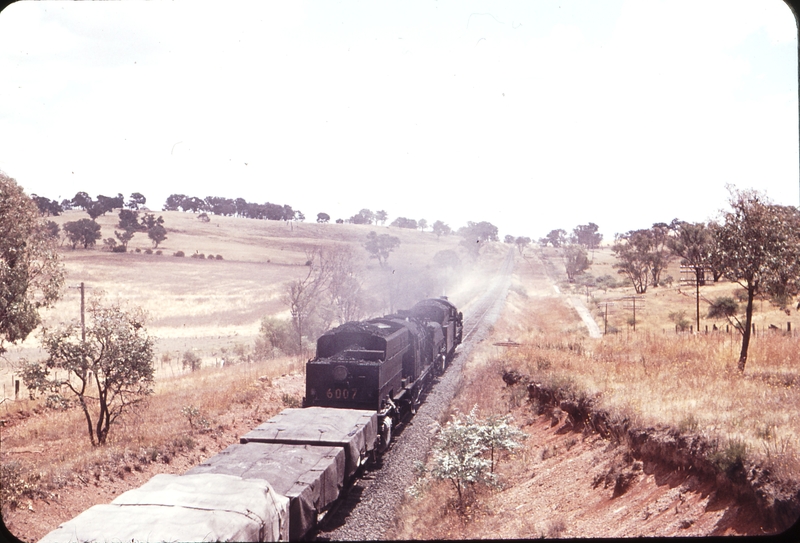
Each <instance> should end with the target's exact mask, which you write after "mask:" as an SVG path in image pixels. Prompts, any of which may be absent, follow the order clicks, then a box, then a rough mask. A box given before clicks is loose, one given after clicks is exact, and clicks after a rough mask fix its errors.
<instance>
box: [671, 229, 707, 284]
mask: <svg viewBox="0 0 800 543" xmlns="http://www.w3.org/2000/svg"><path fill="white" fill-rule="evenodd" d="M672 222H673V225H674V226H673V230H674V231H675V236H674V237H671V238H669V240H668V241H667V247H669V249H670V251H672V253H673V254H675V255H677V256H679V257H681V265H683V266H687V267H689V268H691V269H692V271H693V272H694V274H695V281H697V284H698V285H700V286H703V285H705V284H706V270H708V269H710V268H711V263H712V259H711V256H712V253H713V252H714V239H713V237H712V235H711V230H709V229H708V228H706V225H705V223H701V222H699V223H690V222H685V221H672Z"/></svg>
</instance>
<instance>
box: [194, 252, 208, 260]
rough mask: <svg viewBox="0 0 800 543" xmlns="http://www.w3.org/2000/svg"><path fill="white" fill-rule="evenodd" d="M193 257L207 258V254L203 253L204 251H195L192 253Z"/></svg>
mask: <svg viewBox="0 0 800 543" xmlns="http://www.w3.org/2000/svg"><path fill="white" fill-rule="evenodd" d="M192 258H202V259H205V258H206V255H205V254H203V253H195V254H193V255H192Z"/></svg>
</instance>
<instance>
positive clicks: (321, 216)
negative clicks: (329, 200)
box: [317, 213, 331, 224]
mask: <svg viewBox="0 0 800 543" xmlns="http://www.w3.org/2000/svg"><path fill="white" fill-rule="evenodd" d="M330 220H331V216H330V215H328V214H327V213H317V222H318V223H320V224H323V223H326V222H329V221H330Z"/></svg>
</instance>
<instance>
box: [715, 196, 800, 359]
mask: <svg viewBox="0 0 800 543" xmlns="http://www.w3.org/2000/svg"><path fill="white" fill-rule="evenodd" d="M729 190H730V192H731V196H730V200H729V203H730V206H731V211H727V212H723V214H722V217H721V219H722V221H721V223H717V224H716V226H715V227H714V228H713V233H714V247H715V250H714V253H713V256H712V262H713V263H714V266H715V267H717V268H718V269H719V270H721V271H722V273H723V275H724V276H725V277H726V278H727V279H729V280H730V281H733V282H735V283H738V284H739V285H741V286H742V287H743V288H744V289H745V290H746V291H747V305H746V307H745V315H744V323H742V326H741V327H739V331H740V332H741V333H742V347H741V350H740V353H739V363H738V368H739V371H741V372H744V370H745V365H746V364H747V351H748V348H749V345H750V333H751V328H752V322H753V300H754V299H755V297H756V296H757V295H758V294H760V293H765V294H770V295H775V294H780V295H782V296H787V295H791V296H794V295H795V294H797V292H798V289H799V288H800V285H799V284H798V280H800V211H798V210H797V208H794V207H789V206H779V205H775V204H772V203H771V202H770V201H769V199H768V198H767V197H766V195H764V194H763V193H760V192H758V191H755V190H745V191H738V190H736V189H734V188H733V187H730V189H729Z"/></svg>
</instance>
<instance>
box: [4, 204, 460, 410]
mask: <svg viewBox="0 0 800 543" xmlns="http://www.w3.org/2000/svg"><path fill="white" fill-rule="evenodd" d="M155 214H156V216H158V215H162V216H163V217H164V220H165V226H166V227H167V231H168V234H167V235H168V237H167V239H166V241H164V242H163V243H162V244H161V245H160V246H159V248H158V250H160V251H162V254H161V255H156V254H145V253H144V251H145V250H147V249H149V248H151V243H150V240H149V239H148V238H147V235H146V234H145V233H138V234H136V235H135V236H134V238H133V240H132V241H131V242H130V244H129V249H128V252H127V253H111V252H106V251H102V250H101V249H100V247H102V242H99V243H98V246H97V247H95V248H94V249H90V250H83V249H80V248H79V249H76V250H72V249H71V248H70V247H69V243H68V242H65V243H64V244H63V245H62V251H61V253H62V256H63V260H64V263H65V266H66V270H67V281H66V284H67V285H68V287H69V288H66V289H65V290H64V293H63V298H62V299H61V300H60V301H59V302H58V304H57V305H56V306H55V307H54V308H53V309H51V310H48V311H45V312H44V313H43V315H42V316H43V320H44V323H45V325H53V324H56V323H59V322H66V321H70V320H78V319H79V318H80V293H79V290H78V289H77V288H76V287H77V286H78V285H79V284H80V283H81V282H83V283H84V284H85V286H86V297H87V298H88V297H90V296H93V295H97V294H98V293H103V294H104V296H105V298H106V299H109V300H117V299H118V300H120V301H122V302H123V303H124V304H129V305H132V306H138V307H142V308H143V309H144V310H145V311H147V313H148V315H149V321H148V331H149V332H150V334H151V335H153V336H155V337H156V338H158V341H157V343H156V354H157V359H159V360H162V359H163V360H164V361H169V362H167V363H166V364H159V366H158V368H157V370H158V372H159V373H161V372H165V373H166V374H167V375H171V376H172V375H177V374H178V373H180V372H181V371H182V367H181V365H180V363H179V360H180V357H181V355H182V353H183V352H185V351H187V350H192V351H194V352H195V353H196V354H197V355H198V356H199V357H200V358H201V359H202V361H203V364H204V365H213V364H219V363H220V362H221V361H222V360H223V359H225V358H226V354H228V353H232V352H234V351H237V350H239V351H241V350H242V348H243V347H246V346H251V345H252V344H253V341H254V339H255V337H256V335H257V334H258V330H259V325H260V321H261V319H262V318H263V317H266V316H274V317H277V318H283V319H288V318H289V313H288V309H287V307H286V305H285V304H284V303H283V302H282V301H281V297H282V295H283V289H284V285H285V284H286V282H288V281H290V280H293V279H300V278H302V277H304V276H305V274H306V273H307V270H308V268H307V267H306V266H305V263H306V261H307V260H308V254H307V252H308V251H312V250H313V249H314V248H317V247H326V248H330V247H332V246H340V247H349V248H351V249H352V250H353V251H354V252H355V254H356V257H357V258H359V259H360V261H359V262H358V266H359V267H361V268H362V269H363V273H362V275H363V278H364V283H365V290H367V291H368V292H370V293H371V295H372V297H371V299H370V300H369V303H370V306H369V307H368V308H367V309H368V313H367V314H368V315H377V314H381V315H382V314H384V313H385V312H388V311H389V310H390V306H393V307H392V309H399V308H403V307H405V306H408V305H411V304H413V303H414V302H415V301H416V300H417V299H419V298H421V297H423V296H427V295H440V294H442V293H445V292H447V291H448V290H449V289H453V288H457V284H458V282H459V280H460V277H457V276H456V274H455V273H453V272H448V270H437V269H436V268H435V266H434V265H433V256H434V255H435V254H436V253H437V252H439V251H443V250H448V249H456V248H457V247H458V243H459V241H460V238H457V237H456V236H448V237H442V238H441V239H437V238H436V236H435V235H434V234H432V233H430V232H418V231H408V230H405V229H400V228H391V227H384V226H375V225H372V226H370V225H350V224H316V223H285V222H282V221H262V220H253V219H244V218H236V217H219V216H212V218H211V221H210V222H208V223H204V222H202V221H200V220H198V219H197V215H195V214H192V213H182V212H177V211H166V212H156V213H155ZM85 217H86V213H84V212H83V211H70V212H66V213H64V214H63V215H61V216H59V217H55V220H56V222H58V223H60V224H63V223H65V222H67V221H74V220H78V219H81V218H85ZM117 220H118V218H117V215H116V214H115V213H109V214H108V215H105V216H102V217H100V218H99V219H98V221H97V222H98V223H99V224H100V225H101V226H102V236H103V238H102V239H106V238H110V237H114V228H115V225H116V222H117ZM371 230H375V231H377V232H378V233H381V234H382V233H388V234H390V235H392V236H397V237H398V238H400V240H401V244H400V246H399V248H398V249H397V250H396V251H395V252H393V253H392V254H391V256H390V258H389V260H388V263H387V267H386V269H383V268H381V267H380V266H379V265H378V262H377V260H370V259H369V258H368V254H367V252H366V251H365V250H364V249H363V248H362V244H363V242H364V241H365V239H366V235H367V234H368V233H369V232H370V231H371ZM137 249H138V250H139V251H141V252H138V253H137V252H136V250H137ZM178 251H183V253H184V254H185V255H186V256H185V257H175V256H173V255H174V253H176V252H178ZM193 254H204V255H206V256H207V255H212V254H213V255H215V256H216V255H222V260H217V259H213V260H211V259H208V258H203V259H200V258H191V255H193ZM462 257H463V254H462ZM463 260H464V261H465V263H466V258H464V259H463ZM459 275H460V274H459ZM36 356H41V352H40V351H39V350H38V335H37V334H36V333H34V334H32V335H31V336H30V337H29V338H28V340H26V341H25V342H24V343H22V344H20V345H18V346H12V347H11V348H10V349H9V352H8V353H7V359H8V362H11V363H13V362H15V361H16V360H19V359H20V358H22V357H28V358H32V357H36ZM0 364H2V362H0ZM0 382H2V383H4V385H6V389H5V396H9V395H13V393H12V390H13V377H11V376H10V374H9V370H8V367H7V366H6V367H5V368H0Z"/></svg>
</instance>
